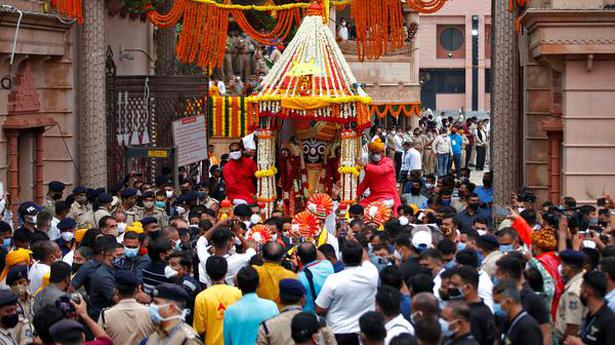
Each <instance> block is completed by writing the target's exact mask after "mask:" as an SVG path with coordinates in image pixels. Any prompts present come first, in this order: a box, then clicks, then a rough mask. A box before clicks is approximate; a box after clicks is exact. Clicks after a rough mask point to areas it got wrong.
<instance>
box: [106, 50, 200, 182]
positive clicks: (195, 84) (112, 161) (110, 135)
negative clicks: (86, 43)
mask: <svg viewBox="0 0 615 345" xmlns="http://www.w3.org/2000/svg"><path fill="white" fill-rule="evenodd" d="M207 84H208V80H207V77H206V76H204V75H190V76H161V75H141V76H118V75H116V70H115V64H114V62H113V52H112V51H111V49H110V48H109V49H108V50H107V78H106V102H107V106H106V110H107V159H108V165H107V166H108V167H109V171H108V181H109V183H110V184H111V185H113V184H115V183H117V182H119V181H123V179H124V178H125V176H124V171H131V170H134V171H135V172H137V173H139V174H142V175H143V179H144V180H146V181H152V182H153V180H154V178H155V177H156V176H158V175H160V173H161V170H162V168H163V167H169V168H171V167H172V163H173V162H171V161H168V162H165V161H160V160H153V159H140V160H135V161H133V162H132V163H129V164H132V166H129V167H125V166H124V165H125V163H124V161H125V159H124V151H125V148H126V147H140V146H149V147H155V146H162V147H171V146H173V137H172V122H173V121H174V120H178V119H181V118H183V117H189V116H194V115H201V114H205V116H207V114H206V111H207V109H206V108H207V102H206V96H207ZM205 122H206V123H207V121H205Z"/></svg>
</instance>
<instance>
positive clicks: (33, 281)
mask: <svg viewBox="0 0 615 345" xmlns="http://www.w3.org/2000/svg"><path fill="white" fill-rule="evenodd" d="M50 272H51V266H49V265H47V264H43V263H40V262H38V261H35V262H34V264H33V265H32V267H30V272H28V279H29V280H30V285H29V286H28V287H29V289H30V293H31V294H32V295H34V294H35V293H36V292H37V291H38V289H39V288H40V287H41V286H42V285H43V276H44V275H45V274H47V273H50Z"/></svg>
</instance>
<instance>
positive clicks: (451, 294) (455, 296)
mask: <svg viewBox="0 0 615 345" xmlns="http://www.w3.org/2000/svg"><path fill="white" fill-rule="evenodd" d="M463 297H465V294H464V293H463V290H461V289H460V288H449V289H448V298H449V299H451V300H459V299H463Z"/></svg>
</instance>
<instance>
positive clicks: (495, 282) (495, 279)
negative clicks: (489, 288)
mask: <svg viewBox="0 0 615 345" xmlns="http://www.w3.org/2000/svg"><path fill="white" fill-rule="evenodd" d="M491 282H492V283H493V286H496V285H498V283H499V282H500V280H499V279H498V277H497V276H495V275H494V276H493V277H492V278H491Z"/></svg>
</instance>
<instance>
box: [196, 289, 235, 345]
mask: <svg viewBox="0 0 615 345" xmlns="http://www.w3.org/2000/svg"><path fill="white" fill-rule="evenodd" d="M240 298H241V290H239V289H238V288H236V287H232V286H228V285H223V284H218V285H213V286H211V287H209V288H207V289H206V290H204V291H202V292H201V293H199V294H198V295H197V296H196V300H195V302H194V321H193V323H192V325H193V327H194V330H195V331H196V332H197V333H198V334H203V333H205V345H222V344H224V339H223V337H222V325H223V321H224V311H225V310H226V308H228V306H229V305H231V304H233V303H235V302H237V301H239V299H240Z"/></svg>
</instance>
